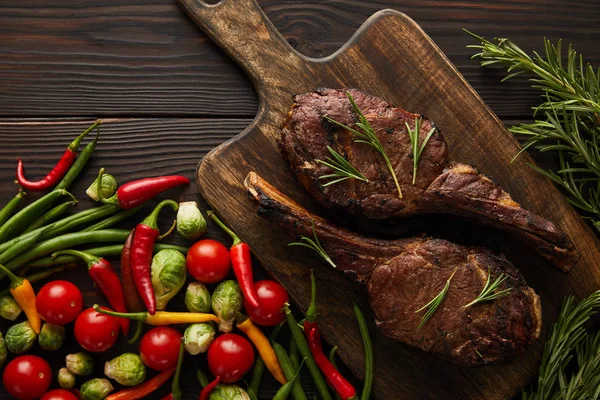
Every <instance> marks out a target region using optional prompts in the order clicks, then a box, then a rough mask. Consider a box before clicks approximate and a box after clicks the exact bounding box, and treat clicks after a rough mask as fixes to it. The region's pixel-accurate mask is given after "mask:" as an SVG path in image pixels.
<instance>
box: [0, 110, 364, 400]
mask: <svg viewBox="0 0 600 400" xmlns="http://www.w3.org/2000/svg"><path fill="white" fill-rule="evenodd" d="M99 126H100V121H97V122H96V123H94V124H93V125H92V126H91V127H90V128H88V129H87V130H86V131H85V132H83V133H82V134H81V135H79V136H78V137H77V138H76V139H75V140H73V142H72V143H71V144H69V146H68V148H67V151H66V152H65V154H64V155H63V157H62V158H61V160H60V161H59V162H58V164H57V165H56V167H55V168H54V169H53V170H52V171H51V172H50V173H48V175H47V176H46V177H45V178H43V179H42V180H40V181H37V182H33V181H29V180H27V179H26V178H25V169H24V165H23V162H21V160H19V162H18V168H17V181H18V183H19V184H20V186H21V188H20V189H19V191H18V193H17V194H16V196H15V197H14V198H13V200H11V201H10V202H9V203H8V204H7V205H6V206H5V207H4V208H2V210H0V278H6V279H5V280H7V281H10V283H9V284H8V283H7V286H8V287H7V289H6V290H3V291H2V292H1V293H0V317H2V318H5V319H7V320H10V321H15V324H13V325H12V326H10V328H9V329H8V330H7V331H6V332H5V334H4V335H2V334H1V333H0V365H2V364H4V363H6V361H7V360H8V355H9V353H10V354H14V355H16V357H14V358H12V359H11V360H10V362H8V364H7V365H6V367H5V369H4V372H3V375H2V382H3V385H4V387H5V389H6V390H7V391H8V393H9V394H10V395H11V396H13V397H14V398H17V399H35V398H42V399H46V400H50V399H54V400H55V399H78V398H81V399H84V400H96V399H105V398H106V399H109V400H120V399H140V398H143V397H146V396H150V395H152V393H154V392H155V391H156V390H157V389H159V388H161V387H162V386H164V385H165V384H166V382H167V381H169V380H171V381H172V383H171V394H170V395H169V396H167V397H165V399H174V400H178V399H181V398H182V396H183V393H182V390H181V388H180V386H179V376H180V373H181V369H182V365H183V360H184V358H185V357H186V354H188V355H189V356H193V357H196V359H195V361H200V360H201V364H202V365H207V366H208V371H209V372H210V375H212V379H209V378H208V377H207V374H206V373H204V372H203V371H202V370H201V369H198V376H199V381H200V385H201V386H202V389H198V392H197V393H196V394H194V396H195V395H198V396H199V398H200V399H211V400H224V399H256V398H257V395H258V392H259V386H260V382H261V379H262V376H263V374H264V371H265V369H266V370H267V371H269V373H270V374H271V375H272V376H273V378H274V379H275V380H276V381H277V382H279V383H280V384H281V388H280V389H279V390H278V392H277V394H276V395H275V397H274V398H275V399H286V398H288V397H290V396H291V398H293V399H297V400H302V399H306V395H305V394H304V392H303V389H302V386H301V385H300V381H299V379H298V376H299V373H300V371H301V369H302V368H303V367H304V366H305V367H306V369H307V370H308V373H309V375H310V377H311V378H312V380H313V382H314V384H315V387H316V388H317V389H318V392H319V395H320V397H321V398H322V399H324V400H327V399H332V392H331V389H333V392H335V394H336V396H338V397H339V398H341V399H358V398H359V396H358V395H357V391H356V390H355V388H354V387H353V386H352V385H351V384H350V382H349V381H348V380H346V379H345V378H344V377H343V376H342V375H341V374H340V373H339V372H338V370H337V367H336V366H335V359H334V357H335V351H334V352H332V353H331V356H330V357H329V358H328V357H326V356H325V354H324V352H323V349H322V347H321V334H320V330H319V327H318V324H317V321H316V317H317V313H316V283H315V282H316V281H315V278H314V275H313V276H312V284H313V301H312V303H311V307H310V309H309V312H308V313H307V315H306V319H305V320H304V322H303V324H302V323H301V324H299V323H298V322H297V320H296V318H295V317H294V315H293V314H292V313H291V311H290V308H289V297H288V294H287V292H286V291H285V289H284V288H283V287H282V286H281V285H280V284H279V283H277V282H274V281H271V280H260V281H256V282H255V281H254V272H253V267H252V254H251V249H250V247H249V246H248V245H247V244H246V243H244V242H243V241H242V240H241V239H240V238H239V236H238V235H237V234H236V233H235V232H233V231H232V230H231V229H230V228H229V227H228V226H227V225H225V223H224V222H222V221H221V220H220V219H219V218H218V217H217V216H216V215H215V214H214V213H213V212H211V211H208V212H207V215H208V217H210V219H211V220H212V221H214V222H215V223H216V224H217V225H218V226H220V227H221V228H222V229H223V230H224V231H225V232H227V233H228V234H229V235H230V236H231V238H232V240H233V244H232V246H231V248H229V249H228V248H227V247H225V246H224V245H223V244H221V243H219V242H217V241H214V240H210V239H202V240H199V239H200V238H201V236H202V235H203V234H204V232H205V231H206V228H207V221H206V220H205V218H204V216H203V215H202V212H201V211H200V210H199V208H198V205H197V204H196V203H195V202H183V203H181V204H178V203H177V202H176V201H174V200H170V199H167V200H162V201H160V202H159V203H158V204H157V205H156V206H155V207H154V209H153V211H152V212H151V213H150V214H149V215H148V216H147V217H146V218H144V219H142V220H141V222H139V223H138V224H137V226H136V227H135V228H134V229H133V230H131V231H127V230H121V229H113V226H114V225H115V224H117V223H119V222H121V221H123V220H125V219H129V218H132V217H133V216H134V215H135V214H136V213H138V212H139V211H140V210H141V209H142V207H143V206H144V205H145V204H146V203H147V202H149V201H150V200H151V199H152V198H153V197H155V196H156V195H158V194H160V193H162V192H164V191H166V190H168V189H170V188H173V187H176V186H179V185H184V184H187V183H189V180H188V179H187V178H185V177H183V176H162V177H154V178H147V179H142V180H137V181H133V182H129V183H125V184H123V185H121V186H119V185H118V184H117V181H116V179H115V177H113V176H112V175H110V174H105V173H104V169H101V170H100V172H99V174H98V177H97V179H95V181H94V182H93V183H92V184H91V185H90V187H89V188H88V190H87V191H86V194H87V195H88V196H89V197H90V198H92V199H93V200H95V201H97V202H100V203H101V204H100V205H98V206H97V207H94V208H91V209H88V210H82V211H79V212H77V213H74V214H71V215H66V213H67V211H68V210H69V208H70V207H72V206H73V205H74V204H76V203H77V199H76V198H75V197H74V196H72V195H71V194H70V193H69V192H68V191H67V190H68V188H69V187H70V185H71V184H72V182H73V181H74V180H75V178H76V177H77V176H78V175H79V174H80V172H81V171H82V169H83V167H84V166H85V165H86V163H87V162H88V160H89V159H90V157H91V155H92V153H93V152H94V150H95V146H96V143H97V140H98V135H96V138H95V139H93V140H92V141H91V142H90V143H89V144H87V145H86V146H85V147H84V149H83V151H82V152H81V154H80V155H79V156H77V151H78V148H79V146H80V144H81V142H82V141H83V140H84V138H85V137H86V136H87V135H88V134H89V133H90V132H92V131H93V130H94V129H97V128H98V127H99ZM24 189H25V190H28V191H44V190H48V191H49V192H48V193H47V194H45V195H43V196H42V197H40V198H39V199H38V200H35V201H33V202H31V203H30V204H29V205H27V206H25V207H23V208H22V209H21V210H20V211H17V207H18V205H19V204H20V203H21V202H22V200H23V198H24V196H25V193H24ZM63 199H66V201H62V200H63ZM61 201H62V202H61ZM169 212H170V213H172V214H173V219H174V221H173V225H172V226H171V228H170V229H168V230H167V231H166V232H161V231H159V228H158V217H159V215H161V214H167V213H169ZM175 213H176V215H175ZM174 232H176V233H177V234H178V235H179V236H181V237H182V238H183V239H185V240H188V241H190V244H191V246H190V247H189V249H188V248H186V247H181V246H175V245H169V244H164V243H158V242H159V241H161V240H162V239H163V238H164V237H166V236H168V235H170V234H172V233H174ZM82 246H85V247H82ZM110 257H120V264H121V266H120V270H116V269H115V268H113V266H112V265H111V263H110V261H109V259H110ZM81 264H85V265H86V266H87V272H88V275H89V278H90V279H91V281H92V282H93V283H94V285H95V287H96V288H97V290H98V291H100V292H101V293H102V294H103V296H104V297H105V299H106V302H107V304H108V305H109V307H107V306H105V305H99V304H95V305H93V307H88V308H86V307H84V297H83V294H82V292H81V290H80V289H79V288H78V287H77V286H76V285H74V284H73V283H71V282H69V281H66V280H53V281H49V282H47V283H45V284H44V285H43V286H42V287H41V288H40V289H39V290H38V291H37V293H36V292H35V290H34V288H33V286H32V283H34V282H39V281H42V280H45V279H47V278H48V277H50V276H51V275H53V274H55V273H57V272H60V271H63V270H64V269H65V268H68V267H70V266H73V265H81ZM33 271H35V272H33ZM231 271H233V274H231ZM188 274H189V275H188ZM188 276H191V277H192V280H191V282H187V281H188ZM233 277H235V279H233ZM182 291H184V292H185V293H181V292H182ZM178 293H181V294H182V296H178V297H176V296H177V294H178ZM178 299H183V302H182V304H180V305H177V306H175V307H174V308H175V309H183V307H184V306H185V309H186V311H171V310H169V308H170V307H171V303H174V302H176V301H177V300H178ZM356 312H357V318H358V321H359V327H360V334H361V335H362V337H363V339H364V343H365V353H366V355H367V357H366V362H367V364H366V371H367V374H366V378H365V387H364V389H363V391H362V396H361V397H360V398H361V399H362V400H366V399H368V398H369V397H370V393H371V386H372V382H373V358H372V350H371V344H370V338H369V335H368V330H367V328H366V323H365V321H364V317H363V316H362V313H361V312H360V310H359V309H358V308H356ZM22 314H23V316H21V315H22ZM19 318H21V319H22V321H17V320H18V319H19ZM132 321H133V322H135V327H133V326H131V327H130V325H131V322H132ZM148 325H150V326H153V327H152V328H151V329H148V328H147V326H148ZM172 325H174V326H172ZM181 325H183V327H182V326H181ZM284 327H288V328H287V329H289V330H290V333H291V337H292V340H291V342H290V345H289V347H288V348H284V347H283V346H282V345H281V344H280V343H279V342H277V337H278V334H279V332H280V331H281V329H282V328H284ZM265 328H266V329H267V332H268V333H270V335H269V336H267V334H266V333H265V331H264V330H263V329H265ZM71 329H72V332H73V336H74V338H75V341H76V342H77V344H78V346H79V347H80V350H79V351H76V352H73V353H72V354H68V355H66V357H65V361H64V365H63V366H61V368H60V370H59V371H58V374H57V376H56V377H53V374H52V369H51V368H50V365H49V364H48V362H46V361H45V360H44V359H43V358H42V357H38V356H35V355H28V354H26V353H28V352H29V351H30V350H31V349H32V348H34V346H36V342H37V343H38V344H39V347H40V348H41V349H42V350H43V351H45V352H56V351H59V350H60V349H61V347H62V346H63V343H64V341H65V336H67V335H69V334H70V331H71ZM180 329H181V331H180ZM182 331H183V333H182ZM121 335H122V336H123V337H125V338H127V342H128V344H129V346H130V348H129V349H128V350H127V352H125V353H123V354H120V355H116V356H115V357H112V356H111V357H112V359H110V360H108V361H106V363H105V364H104V369H103V373H102V374H99V373H98V371H97V370H95V369H94V360H95V358H96V357H95V356H94V355H95V354H98V353H104V352H107V351H109V350H110V349H112V348H113V347H114V346H115V344H116V343H117V342H118V341H119V337H120V336H121ZM138 342H139V344H138ZM334 349H336V348H334ZM250 372H251V378H250ZM246 375H249V378H250V379H249V380H248V382H249V384H246V383H245V381H244V377H245V376H246ZM53 383H54V384H55V385H56V384H57V385H58V387H59V388H56V389H53V390H49V389H50V387H51V386H52V385H53ZM77 388H78V389H77Z"/></svg>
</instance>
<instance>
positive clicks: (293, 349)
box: [288, 336, 300, 369]
mask: <svg viewBox="0 0 600 400" xmlns="http://www.w3.org/2000/svg"><path fill="white" fill-rule="evenodd" d="M288 353H289V355H290V361H291V362H292V367H294V369H298V368H300V352H299V351H298V345H297V344H296V341H295V340H294V337H293V336H291V337H290V344H289V347H288Z"/></svg>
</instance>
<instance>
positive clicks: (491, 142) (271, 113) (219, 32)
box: [180, 0, 600, 400]
mask: <svg viewBox="0 0 600 400" xmlns="http://www.w3.org/2000/svg"><path fill="white" fill-rule="evenodd" d="M180 3H181V4H182V6H183V7H184V9H185V10H186V12H187V13H188V15H189V16H190V17H191V18H192V19H193V20H194V21H195V22H196V23H197V24H198V25H199V26H200V27H201V28H202V29H203V30H204V32H205V33H206V34H207V35H208V36H210V37H211V38H212V39H213V40H214V41H215V42H216V43H217V44H219V46H220V47H221V48H223V50H224V51H225V52H226V53H227V54H228V55H230V56H231V57H232V58H233V59H234V60H235V61H236V62H238V63H239V64H240V65H241V66H242V68H244V70H245V72H246V73H247V74H248V75H249V77H250V79H251V81H252V82H253V84H254V86H255V88H256V91H257V93H258V97H259V111H258V115H257V117H256V119H255V120H254V122H253V123H252V124H251V125H250V126H249V127H248V128H247V129H246V130H245V131H244V132H243V133H241V134H240V135H239V136H237V137H236V138H234V139H233V140H231V141H228V142H226V143H225V144H223V145H221V146H219V147H218V148H216V149H215V150H213V151H211V152H210V153H209V154H208V155H207V156H206V157H205V158H204V160H203V162H202V164H201V165H200V166H199V169H198V177H197V183H198V187H199V190H200V192H201V194H202V195H203V197H204V198H205V200H207V202H208V203H209V204H210V205H211V206H212V207H213V208H214V209H215V210H217V212H219V213H220V214H221V215H222V217H223V218H224V219H225V220H226V221H227V222H228V223H229V224H230V225H231V226H232V227H233V229H234V230H235V231H237V232H239V233H240V235H242V237H243V239H244V240H245V241H246V242H248V243H249V244H250V246H251V247H252V248H253V250H254V252H255V254H256V256H257V257H258V258H259V259H260V260H261V261H262V262H263V265H265V267H266V269H267V270H268V271H269V272H270V273H272V274H273V275H274V276H275V277H276V278H277V279H278V280H280V281H281V282H282V283H283V284H284V286H285V287H286V288H287V289H288V292H289V293H290V295H291V296H292V297H293V298H294V299H295V300H296V301H297V302H298V303H299V304H300V307H301V308H304V307H306V306H307V304H308V302H309V301H310V291H309V279H308V271H309V270H310V268H315V269H317V270H318V280H319V284H318V285H319V287H320V288H321V290H320V292H319V299H320V304H326V305H327V306H326V307H324V309H322V312H323V313H324V314H325V318H323V319H322V320H321V327H322V330H323V332H324V334H325V336H326V337H327V338H328V339H329V340H330V341H331V342H333V343H336V344H337V345H339V346H340V350H339V354H340V356H341V357H342V359H343V360H344V361H345V362H346V363H347V364H348V365H349V366H350V368H352V369H353V370H354V371H356V372H357V374H358V375H362V373H363V372H364V355H363V353H362V351H360V350H358V349H360V348H361V340H360V337H359V335H357V333H356V330H355V329H354V330H353V329H350V328H349V327H352V326H353V324H354V320H355V318H354V314H353V312H352V304H351V301H350V300H351V299H356V298H357V297H358V298H361V290H360V289H359V288H356V287H354V286H353V285H352V284H351V283H350V282H349V280H348V279H346V278H345V277H344V276H342V275H341V274H339V273H336V272H335V271H332V270H331V269H330V268H327V267H326V266H324V265H323V264H324V263H322V262H319V261H316V260H314V259H313V258H311V257H310V255H308V256H309V257H307V255H306V252H298V251H290V250H289V248H288V247H287V246H286V244H287V243H289V242H290V241H291V237H290V236H289V235H282V234H281V233H280V232H278V231H276V230H274V228H273V226H272V225H271V224H270V223H269V222H267V221H264V220H262V219H260V218H259V217H258V216H255V217H252V216H251V214H252V213H253V212H255V211H256V210H255V205H254V204H251V202H249V201H248V199H247V198H246V196H245V195H244V187H243V181H244V178H245V177H246V175H247V174H248V172H250V171H256V172H258V173H259V174H260V175H261V176H262V177H263V178H265V179H267V180H268V181H269V182H271V183H272V184H274V185H275V186H276V187H277V188H279V189H280V190H282V191H283V192H284V193H285V194H287V195H289V196H290V197H292V198H293V199H295V200H296V201H298V202H299V203H300V204H302V205H305V206H307V207H308V208H311V209H314V208H315V207H314V202H313V201H312V199H310V198H309V196H308V195H307V194H306V193H305V192H304V191H303V190H302V189H301V187H300V184H299V183H297V182H296V180H295V178H294V176H293V174H292V173H291V172H290V170H289V168H287V166H286V165H285V162H284V161H283V159H282V157H281V155H280V153H279V151H278V149H277V145H276V141H277V138H278V137H279V130H280V127H281V124H282V122H283V119H284V118H285V116H286V114H287V111H288V110H289V108H290V106H291V103H292V96H293V94H295V93H304V92H307V91H312V90H314V89H315V88H318V87H333V88H337V87H354V88H358V89H361V90H364V91H366V92H369V93H372V94H375V95H377V96H379V97H382V98H384V99H387V100H389V101H391V102H393V103H395V104H397V105H399V106H401V107H403V108H405V109H407V110H410V111H411V112H414V113H417V114H422V115H426V116H427V117H428V118H431V119H432V120H433V121H436V124H437V126H439V128H440V130H441V131H442V132H444V135H445V137H446V140H447V142H448V146H449V149H450V157H451V159H453V160H456V161H459V162H468V163H471V164H474V165H477V166H478V167H479V168H480V170H481V171H482V172H483V173H484V174H486V175H488V176H490V177H492V178H493V179H494V180H496V181H497V182H498V183H499V184H500V185H501V186H502V187H504V188H505V189H506V190H507V191H508V192H509V193H511V194H512V195H513V197H514V198H515V200H516V201H518V202H519V203H521V204H523V205H524V206H525V207H526V208H528V209H530V210H532V211H534V212H537V213H539V214H540V215H542V216H544V217H547V218H551V219H552V221H553V222H555V223H556V224H557V225H558V226H560V227H561V228H562V229H563V230H564V231H565V232H566V233H567V235H569V236H570V237H571V238H577V243H576V247H577V250H578V251H579V252H580V253H581V257H580V259H579V262H578V263H577V265H576V266H575V268H574V270H573V271H572V272H571V273H570V274H569V275H568V276H567V277H564V278H562V277H561V278H562V279H559V278H558V277H559V275H560V273H558V272H557V271H554V270H552V268H551V267H550V266H549V265H548V264H547V263H545V262H543V261H541V260H539V259H535V258H533V254H531V253H530V252H529V253H528V254H526V255H524V256H521V257H519V258H516V257H511V254H509V257H511V259H513V261H515V262H516V265H517V266H518V267H519V268H520V269H521V270H522V271H523V273H524V275H525V276H526V277H527V278H528V282H529V283H530V285H531V286H532V287H534V288H535V290H536V291H537V292H538V293H539V294H540V296H541V299H542V304H543V309H544V319H545V320H546V321H550V320H553V319H554V318H555V316H556V313H557V311H558V308H559V306H560V299H561V298H562V296H561V297H558V298H557V297H556V294H557V293H574V294H577V295H578V296H582V295H584V294H588V293H590V292H591V291H593V290H596V289H597V288H598V287H600V265H599V263H598V261H597V260H598V259H599V258H600V244H599V242H598V240H597V238H596V236H595V235H594V234H593V233H592V231H591V230H590V228H589V227H588V226H587V225H586V224H585V223H584V222H583V221H582V219H581V218H580V217H579V216H578V215H577V213H576V212H575V211H574V210H573V209H572V208H571V207H570V206H569V205H568V203H567V202H566V201H565V200H564V197H563V196H562V195H561V194H560V193H559V192H558V190H557V189H556V188H554V186H552V184H551V183H550V182H548V181H547V180H545V179H544V178H542V177H541V176H540V175H539V174H537V173H535V172H534V171H533V170H532V169H531V168H529V167H528V166H527V163H528V162H532V160H531V159H530V158H528V157H522V158H519V159H517V160H516V161H515V162H514V163H512V164H511V163H510V161H511V159H512V157H513V156H514V154H516V153H517V152H518V150H519V145H518V142H517V141H516V140H515V139H514V138H513V137H512V135H510V134H509V133H508V132H507V131H506V130H505V129H504V126H503V125H502V123H501V122H500V121H499V120H498V118H497V117H496V116H495V115H494V114H493V112H492V111H491V110H490V109H489V108H488V107H487V106H486V105H485V103H484V102H483V101H482V99H481V98H480V97H479V96H478V95H477V93H476V92H475V91H474V90H473V89H472V87H471V86H469V85H468V83H467V82H466V81H465V80H464V78H463V77H462V76H461V75H460V74H459V72H458V71H457V70H456V69H455V68H454V67H453V66H452V64H451V63H450V62H449V61H448V59H447V58H446V57H445V56H444V54H443V53H442V52H441V51H440V49H439V48H438V47H437V46H436V45H435V44H434V43H433V42H432V41H431V39H430V38H429V37H428V36H427V35H426V34H425V33H424V32H423V30H422V29H421V28H420V27H419V26H418V25H417V24H416V23H415V22H414V21H413V20H411V19H410V18H409V17H407V16H406V15H405V14H402V13H399V12H397V11H394V10H384V11H380V12H378V13H376V14H374V15H373V16H372V17H370V18H369V19H368V20H367V21H366V22H365V24H364V25H363V26H361V27H360V28H359V30H358V31H357V33H356V34H354V35H353V36H352V38H351V39H350V41H349V42H348V43H347V44H345V45H344V46H343V47H342V48H341V49H340V50H339V51H338V52H336V53H334V54H333V55H331V56H329V57H326V58H321V59H315V58H307V57H304V56H302V55H301V54H299V53H297V52H296V51H294V50H293V49H292V47H291V46H289V44H288V43H287V41H286V40H285V39H284V38H283V37H282V36H281V35H280V34H279V33H278V32H277V30H276V28H275V27H274V26H273V25H272V23H271V22H270V21H269V20H268V19H267V17H266V16H265V15H264V13H263V12H262V10H261V9H260V7H259V5H258V4H257V3H256V2H255V1H254V0H236V1H232V0H225V1H222V2H221V3H219V4H218V5H207V4H206V3H204V2H202V1H200V0H180ZM515 177H518V179H515ZM437 224H439V225H443V224H444V222H443V221H442V220H438V221H437ZM455 226H456V225H455ZM461 226H463V227H464V229H465V230H468V229H469V228H468V225H462V224H461ZM454 230H456V229H454ZM483 235H484V236H485V233H484V234H483ZM478 236H479V235H478ZM508 236H509V235H505V238H507V237H508ZM496 240H497V239H496ZM500 240H502V239H500ZM505 240H508V239H505ZM505 244H506V246H505V248H504V252H508V253H513V252H516V251H522V246H515V247H511V246H510V245H509V243H508V242H507V243H505ZM525 251H526V250H525ZM526 252H527V251H526ZM526 260H527V261H526ZM315 264H318V266H315ZM532 275H533V276H532ZM549 276H553V277H554V278H555V279H554V280H552V281H546V280H545V279H544V278H547V277H549ZM543 277H544V278H543ZM362 297H364V295H363V296H362ZM557 300H558V301H557ZM361 303H362V304H363V307H364V304H365V303H364V301H362V302H361ZM547 327H548V324H546V330H547ZM373 334H374V335H375V360H376V370H377V379H376V381H375V387H374V393H375V396H376V397H377V398H381V399H392V398H395V397H394V396H396V395H397V394H398V393H403V396H402V397H403V398H407V399H423V398H445V399H482V400H483V399H488V400H489V399H503V398H507V397H511V396H513V395H514V394H516V393H517V392H518V391H519V390H520V389H521V388H522V387H523V386H524V385H525V384H526V383H527V382H528V381H529V380H530V378H531V377H532V376H533V375H534V373H535V371H536V367H537V364H538V362H539V360H540V357H541V351H542V349H541V346H540V343H541V341H540V342H538V343H535V344H534V345H532V346H531V347H530V348H529V349H528V350H527V352H526V353H525V354H524V355H523V356H521V357H519V358H517V359H516V360H515V361H513V362H511V363H509V364H507V365H503V366H496V367H486V368H481V369H467V368H458V367H455V366H452V365H450V364H448V363H446V362H444V361H440V360H439V359H438V358H437V357H436V356H434V355H430V354H425V353H423V352H420V351H418V350H415V349H411V348H408V346H404V345H402V344H399V343H396V342H393V341H392V340H389V339H386V338H384V337H382V336H381V335H379V334H377V333H376V332H375V330H373ZM542 337H545V335H542ZM497 382H503V384H502V386H501V387H499V386H498V384H497Z"/></svg>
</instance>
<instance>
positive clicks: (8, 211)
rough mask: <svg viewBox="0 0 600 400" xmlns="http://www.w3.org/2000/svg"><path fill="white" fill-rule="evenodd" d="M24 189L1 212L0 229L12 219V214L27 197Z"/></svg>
mask: <svg viewBox="0 0 600 400" xmlns="http://www.w3.org/2000/svg"><path fill="white" fill-rule="evenodd" d="M25 194H26V193H25V192H24V191H23V189H19V192H18V193H17V194H16V195H15V197H13V198H12V199H11V200H10V201H9V202H8V203H6V205H5V206H4V207H2V210H0V227H1V226H2V225H4V223H5V222H6V221H7V220H8V219H9V218H10V216H11V215H12V213H13V212H14V211H15V209H16V208H17V206H18V205H19V203H20V202H21V200H23V197H25Z"/></svg>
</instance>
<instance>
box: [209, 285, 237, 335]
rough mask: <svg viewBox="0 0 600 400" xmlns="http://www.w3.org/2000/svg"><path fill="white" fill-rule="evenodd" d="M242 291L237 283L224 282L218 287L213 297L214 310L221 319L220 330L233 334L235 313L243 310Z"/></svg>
mask: <svg viewBox="0 0 600 400" xmlns="http://www.w3.org/2000/svg"><path fill="white" fill-rule="evenodd" d="M243 301H244V299H243V297H242V291H241V290H240V285H238V283H237V282H236V281H233V280H229V281H223V282H221V283H220V284H219V286H217V288H216V289H215V291H214V292H213V295H212V310H213V312H214V313H215V315H216V316H217V317H219V330H220V331H221V332H231V330H232V329H233V322H234V321H235V313H236V311H237V312H240V311H241V310H242V305H243Z"/></svg>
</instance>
